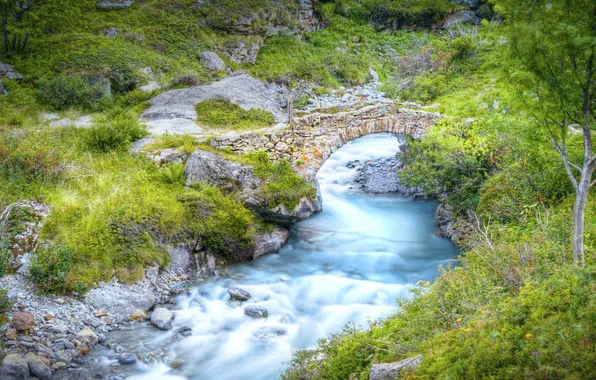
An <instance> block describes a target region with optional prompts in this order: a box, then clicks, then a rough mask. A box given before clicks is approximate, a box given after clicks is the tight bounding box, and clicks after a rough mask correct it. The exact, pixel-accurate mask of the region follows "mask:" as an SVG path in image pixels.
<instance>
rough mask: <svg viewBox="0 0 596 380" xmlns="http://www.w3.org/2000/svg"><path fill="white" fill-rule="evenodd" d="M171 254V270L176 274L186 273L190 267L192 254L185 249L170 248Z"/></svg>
mask: <svg viewBox="0 0 596 380" xmlns="http://www.w3.org/2000/svg"><path fill="white" fill-rule="evenodd" d="M168 253H169V254H170V265H169V267H168V268H169V269H170V270H171V271H174V272H181V273H186V272H187V271H188V269H189V267H190V263H191V260H190V252H188V250H187V249H185V248H179V247H170V248H168Z"/></svg>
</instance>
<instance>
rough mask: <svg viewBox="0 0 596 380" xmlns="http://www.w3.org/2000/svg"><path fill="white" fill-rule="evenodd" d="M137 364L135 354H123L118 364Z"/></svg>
mask: <svg viewBox="0 0 596 380" xmlns="http://www.w3.org/2000/svg"><path fill="white" fill-rule="evenodd" d="M136 362H137V357H136V356H135V355H133V354H128V353H127V354H122V355H120V356H119V357H118V363H120V364H122V365H130V364H135V363H136Z"/></svg>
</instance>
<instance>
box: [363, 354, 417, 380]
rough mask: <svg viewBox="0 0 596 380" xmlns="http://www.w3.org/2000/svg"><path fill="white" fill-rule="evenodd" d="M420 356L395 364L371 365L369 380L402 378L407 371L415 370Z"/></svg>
mask: <svg viewBox="0 0 596 380" xmlns="http://www.w3.org/2000/svg"><path fill="white" fill-rule="evenodd" d="M421 360H422V355H418V356H414V357H412V358H408V359H405V360H402V361H399V362H396V363H385V364H373V366H372V367H371V369H370V380H394V379H397V378H401V377H403V376H404V375H405V374H406V373H407V371H410V370H413V369H414V368H416V367H417V366H418V365H419V364H420V361H421Z"/></svg>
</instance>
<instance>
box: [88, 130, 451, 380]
mask: <svg viewBox="0 0 596 380" xmlns="http://www.w3.org/2000/svg"><path fill="white" fill-rule="evenodd" d="M397 151H398V142H397V140H396V138H395V137H394V136H392V135H390V134H377V135H370V136H366V137H363V138H360V139H358V140H355V141H353V142H351V143H348V144H346V145H345V146H344V147H342V148H341V149H339V150H338V151H337V152H336V153H334V154H333V155H332V156H331V157H330V158H329V160H327V162H326V163H325V164H324V166H323V167H322V168H321V170H320V171H319V174H318V180H319V183H320V185H321V193H322V197H323V209H324V210H323V212H321V213H320V214H317V215H315V216H313V217H311V218H310V219H308V220H305V221H303V222H300V223H298V224H296V225H295V226H294V228H293V229H292V234H291V237H290V241H289V242H288V244H287V245H286V246H285V247H284V248H283V249H282V250H281V251H280V252H279V254H270V255H266V256H264V257H261V258H259V259H257V260H255V261H253V262H247V263H243V264H238V265H234V266H231V267H228V268H226V269H225V270H221V271H219V272H218V273H217V275H216V276H214V277H211V278H209V279H207V280H205V281H202V282H198V283H196V284H194V285H192V286H191V287H190V294H185V295H182V296H180V297H179V299H178V307H179V310H176V311H175V316H176V318H175V321H174V328H173V329H172V330H171V331H162V330H158V329H157V328H155V327H152V326H149V325H147V324H136V327H134V328H133V329H131V330H125V331H117V332H113V333H111V334H109V335H108V337H107V340H108V341H110V342H113V343H114V342H115V343H117V344H119V345H120V346H121V347H122V349H123V350H124V351H123V352H128V353H132V354H136V355H137V357H138V358H139V360H138V362H137V363H136V364H133V365H128V366H124V365H120V364H118V361H117V354H115V353H114V352H113V351H110V350H108V349H106V348H103V349H97V350H96V351H95V352H94V353H93V356H92V363H91V364H89V365H88V366H87V368H88V369H89V371H90V374H98V373H101V374H102V376H105V377H104V378H106V379H108V378H110V376H114V375H116V374H121V375H122V378H123V377H126V376H129V378H130V379H150V380H158V379H218V380H225V379H234V380H238V379H251V380H252V379H275V378H278V377H279V374H280V373H281V372H282V371H283V369H284V366H285V365H287V363H288V361H289V359H290V358H291V354H292V350H296V349H304V348H308V347H311V346H313V345H314V344H315V343H316V341H317V339H319V338H322V337H325V336H327V335H329V334H330V333H334V332H338V331H340V330H341V328H342V326H344V325H345V324H346V323H348V322H351V321H353V322H355V323H357V324H360V325H362V326H366V325H367V323H368V321H369V320H370V319H377V318H381V317H383V316H388V315H390V314H391V313H394V312H395V311H396V310H397V305H396V302H395V300H396V298H397V297H403V296H408V294H409V289H411V288H412V287H413V286H414V284H415V283H416V282H418V281H419V280H431V281H432V280H433V279H434V277H435V276H436V275H437V274H438V269H437V268H438V266H439V265H446V264H447V263H448V262H451V261H453V260H454V257H455V256H456V255H457V253H458V251H457V248H455V247H454V246H453V244H452V243H451V241H449V240H447V239H443V238H438V237H435V236H434V234H435V232H436V231H437V224H436V221H435V219H434V216H433V215H434V211H435V209H436V206H437V204H436V202H434V201H418V200H411V199H409V198H407V197H403V196H399V195H370V194H363V193H360V192H358V191H356V190H354V189H353V187H355V185H354V183H353V181H354V179H355V177H356V174H357V172H356V170H355V169H349V168H347V167H346V164H347V163H348V162H349V161H353V160H360V161H361V162H362V161H365V160H367V159H376V158H387V157H392V156H394V155H395V153H396V152H397ZM232 284H233V285H236V286H238V287H240V288H242V289H245V290H247V291H248V292H249V293H250V294H251V295H252V298H251V299H250V300H248V301H245V302H243V303H242V304H240V303H239V302H237V301H231V300H230V297H229V296H228V293H227V291H226V289H227V288H228V287H229V286H230V285H232ZM247 305H256V306H262V307H265V308H266V309H267V310H268V312H269V316H268V317H267V318H261V319H253V318H251V317H248V316H246V315H244V312H243V310H244V307H245V306H247ZM182 326H189V327H191V328H192V335H191V336H189V337H186V338H179V337H177V335H176V330H177V329H178V328H180V327H182ZM110 356H112V357H113V358H112V359H110V358H109V357H110ZM113 378H114V377H113ZM115 378H120V377H115Z"/></svg>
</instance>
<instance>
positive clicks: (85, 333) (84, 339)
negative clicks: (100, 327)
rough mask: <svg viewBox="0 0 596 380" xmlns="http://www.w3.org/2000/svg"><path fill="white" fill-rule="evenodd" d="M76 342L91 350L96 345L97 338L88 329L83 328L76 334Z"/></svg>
mask: <svg viewBox="0 0 596 380" xmlns="http://www.w3.org/2000/svg"><path fill="white" fill-rule="evenodd" d="M77 340H78V341H80V342H81V343H83V344H84V345H86V346H87V347H89V348H93V347H95V345H96V344H97V343H99V337H98V336H97V334H96V333H95V332H94V331H93V330H91V328H89V327H85V328H84V329H82V330H81V331H79V332H78V333H77Z"/></svg>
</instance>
